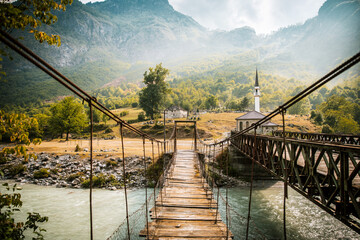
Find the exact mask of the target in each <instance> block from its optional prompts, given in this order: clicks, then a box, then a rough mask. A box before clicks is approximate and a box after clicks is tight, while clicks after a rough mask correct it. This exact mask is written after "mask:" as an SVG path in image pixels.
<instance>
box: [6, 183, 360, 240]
mask: <svg viewBox="0 0 360 240" xmlns="http://www.w3.org/2000/svg"><path fill="white" fill-rule="evenodd" d="M267 185H268V186H267V187H265V186H262V184H257V187H256V188H254V191H253V202H252V211H251V218H252V220H253V222H254V223H255V225H254V224H251V225H250V239H263V237H265V238H266V239H282V238H283V237H282V234H283V228H282V226H283V223H282V218H283V217H282V213H283V188H282V184H279V183H274V184H270V185H269V184H267ZM21 187H22V188H23V189H22V190H21V191H19V192H20V193H21V194H22V200H23V206H22V208H21V213H20V214H18V215H17V216H16V218H17V219H18V220H22V221H23V220H24V219H25V217H26V213H27V212H39V213H40V214H41V215H43V216H48V217H49V221H48V222H47V223H45V224H43V225H42V226H43V227H44V228H45V229H46V230H47V231H46V233H45V234H44V235H45V239H77V240H78V239H79V240H81V239H90V233H89V232H90V231H89V190H84V189H69V188H55V187H44V186H37V185H32V184H25V185H21ZM0 189H1V192H2V193H3V192H4V191H5V188H4V187H3V186H1V187H0ZM151 191H152V189H149V192H151ZM215 193H216V191H215ZM228 194H229V195H228V196H229V202H230V204H231V205H232V207H233V208H234V210H235V211H236V212H237V213H235V211H231V231H232V232H233V234H234V236H235V239H245V231H246V221H245V220H244V219H243V217H246V216H247V209H248V198H249V188H248V187H241V188H240V187H237V188H231V189H229V191H228ZM221 195H222V196H225V189H221ZM93 199H94V200H93V214H94V215H93V216H94V217H93V219H94V239H106V238H107V237H109V236H110V235H111V234H112V233H113V232H114V230H115V229H116V228H117V227H118V226H119V224H120V223H121V222H123V221H124V219H125V202H124V192H123V190H118V191H109V190H102V189H95V190H94V192H93ZM143 203H144V189H138V190H130V191H129V204H130V212H133V211H135V210H137V209H138V208H139V207H140V206H141V205H142V204H143ZM220 203H221V213H222V219H224V220H225V215H224V212H225V210H224V209H225V207H224V205H223V204H222V203H223V202H222V201H220ZM239 215H240V216H239ZM143 216H145V212H144V213H143ZM139 221H140V220H139ZM141 221H144V217H142V220H141ZM140 225H141V226H143V224H140ZM139 230H140V229H135V230H134V235H133V238H132V239H139V238H138V237H137V234H136V232H138V231H139ZM287 234H288V235H287V236H288V239H360V235H359V234H357V233H356V232H354V231H352V230H351V229H350V228H348V227H347V226H345V225H344V224H342V223H341V222H340V221H338V220H336V219H335V218H333V217H332V216H330V215H329V214H328V213H326V212H324V211H323V210H322V209H320V208H319V207H317V206H315V205H314V204H313V203H311V202H310V201H309V200H307V199H306V198H304V197H303V196H301V195H300V194H298V193H297V192H295V191H294V190H292V189H290V190H289V198H288V200H287Z"/></svg>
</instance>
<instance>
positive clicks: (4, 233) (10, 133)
mask: <svg viewBox="0 0 360 240" xmlns="http://www.w3.org/2000/svg"><path fill="white" fill-rule="evenodd" d="M32 128H38V122H37V120H36V119H35V118H30V117H28V116H26V115H25V114H16V113H6V112H4V111H3V110H0V140H9V141H11V142H14V143H16V144H17V145H16V146H15V147H5V148H3V149H2V150H1V151H0V162H1V163H4V162H6V161H9V159H7V155H8V154H9V153H11V154H15V153H16V154H17V155H22V156H24V160H27V158H28V157H29V155H28V154H27V150H26V147H25V146H24V145H19V144H20V143H22V144H25V145H29V144H30V143H31V142H32V143H34V144H38V143H40V142H41V139H37V138H34V139H31V138H29V130H30V129H32ZM31 155H32V154H31ZM32 157H34V158H35V159H36V156H35V155H32ZM5 168H6V166H5ZM3 169H4V167H2V169H1V170H0V175H2V176H3V174H4V173H3V172H2V170H3ZM3 186H4V187H6V190H7V191H10V187H9V184H8V183H4V184H3ZM15 189H16V185H14V186H13V188H12V191H13V193H7V192H5V191H2V192H1V193H0V239H24V238H25V236H24V231H26V230H27V229H32V230H33V233H34V234H36V238H33V239H43V236H42V234H41V232H42V231H45V229H42V228H39V226H37V223H41V222H46V221H48V218H47V217H41V216H40V214H38V213H28V217H27V221H26V222H25V223H23V222H17V223H16V222H15V219H14V218H13V217H12V215H13V214H14V212H18V211H20V207H21V206H22V201H21V194H20V193H15Z"/></svg>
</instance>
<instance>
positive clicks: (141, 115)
mask: <svg viewBox="0 0 360 240" xmlns="http://www.w3.org/2000/svg"><path fill="white" fill-rule="evenodd" d="M138 120H139V122H142V121H145V113H144V112H140V113H139V115H138Z"/></svg>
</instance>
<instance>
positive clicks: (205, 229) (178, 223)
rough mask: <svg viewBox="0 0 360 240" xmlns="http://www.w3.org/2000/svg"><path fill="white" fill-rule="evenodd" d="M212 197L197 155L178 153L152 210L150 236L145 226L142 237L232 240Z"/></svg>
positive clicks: (191, 152)
mask: <svg viewBox="0 0 360 240" xmlns="http://www.w3.org/2000/svg"><path fill="white" fill-rule="evenodd" d="M212 196H213V195H212V192H211V188H210V187H209V186H208V184H207V183H206V181H205V180H204V178H202V176H201V174H200V173H199V169H198V159H197V154H196V153H195V152H194V151H179V152H177V153H176V156H175V159H174V162H173V165H172V166H171V169H170V171H169V174H168V176H167V178H166V181H165V185H164V188H163V189H162V190H161V191H160V193H159V196H158V198H157V200H156V211H155V207H154V208H152V209H151V210H150V212H151V215H150V216H151V219H152V220H153V221H152V222H149V235H147V228H146V226H145V228H144V229H143V230H141V232H140V236H141V237H146V239H164V240H165V239H190V238H191V239H232V238H233V235H232V233H231V232H230V230H229V231H228V233H227V228H226V225H225V223H223V222H222V221H221V218H220V213H218V214H216V211H217V204H216V201H215V200H214V199H213V197H212ZM215 218H216V219H217V221H216V223H215ZM227 234H228V235H227ZM227 236H228V237H227Z"/></svg>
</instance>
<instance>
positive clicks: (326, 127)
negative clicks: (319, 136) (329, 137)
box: [321, 124, 334, 133]
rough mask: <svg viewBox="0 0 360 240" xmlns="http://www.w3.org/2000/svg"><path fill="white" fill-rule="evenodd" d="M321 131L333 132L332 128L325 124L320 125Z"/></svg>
mask: <svg viewBox="0 0 360 240" xmlns="http://www.w3.org/2000/svg"><path fill="white" fill-rule="evenodd" d="M321 132H322V133H334V130H333V129H332V128H331V127H330V126H329V125H327V124H325V125H324V126H323V127H322V130H321Z"/></svg>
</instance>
